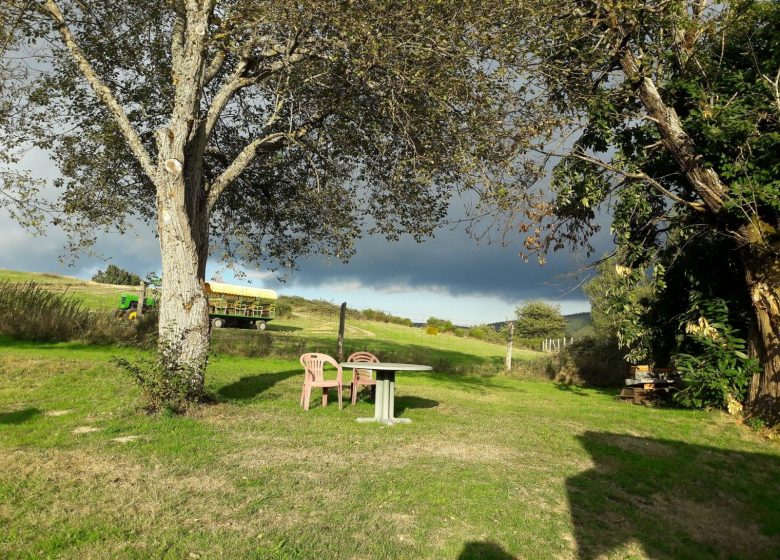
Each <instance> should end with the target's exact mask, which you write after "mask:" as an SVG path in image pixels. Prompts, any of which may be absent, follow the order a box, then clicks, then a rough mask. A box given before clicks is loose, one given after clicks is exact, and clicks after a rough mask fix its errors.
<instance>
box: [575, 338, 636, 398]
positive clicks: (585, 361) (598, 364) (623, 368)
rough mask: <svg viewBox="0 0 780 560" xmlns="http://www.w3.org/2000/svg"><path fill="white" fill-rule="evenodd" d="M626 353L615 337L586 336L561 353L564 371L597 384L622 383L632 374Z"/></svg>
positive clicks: (581, 379)
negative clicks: (626, 359)
mask: <svg viewBox="0 0 780 560" xmlns="http://www.w3.org/2000/svg"><path fill="white" fill-rule="evenodd" d="M624 353H625V352H623V351H622V350H620V348H619V347H618V344H617V341H616V340H615V339H612V338H593V337H586V338H583V339H581V340H577V341H575V342H574V343H573V344H572V345H571V346H567V347H566V349H565V350H563V351H562V352H561V372H560V374H561V375H562V376H563V377H565V378H567V379H568V380H570V381H572V382H577V381H581V382H582V383H584V384H586V385H590V386H593V387H615V386H620V385H622V384H623V382H624V380H625V378H626V376H627V374H628V364H627V363H626V361H625V360H624V359H623V354H624Z"/></svg>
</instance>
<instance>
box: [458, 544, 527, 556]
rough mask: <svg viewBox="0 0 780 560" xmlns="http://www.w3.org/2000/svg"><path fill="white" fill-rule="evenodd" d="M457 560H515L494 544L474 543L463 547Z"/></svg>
mask: <svg viewBox="0 0 780 560" xmlns="http://www.w3.org/2000/svg"><path fill="white" fill-rule="evenodd" d="M458 560H515V557H514V556H512V555H511V554H509V553H508V552H506V551H505V550H504V549H503V548H502V547H501V545H498V544H496V543H493V542H489V541H485V542H477V541H474V542H467V543H466V544H465V545H463V550H462V551H461V552H460V554H459V555H458Z"/></svg>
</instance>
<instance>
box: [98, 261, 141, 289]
mask: <svg viewBox="0 0 780 560" xmlns="http://www.w3.org/2000/svg"><path fill="white" fill-rule="evenodd" d="M92 281H93V282H98V283H100V284H118V285H120V286H137V285H138V284H140V283H141V277H140V276H138V275H137V274H133V273H132V272H129V271H127V270H125V269H124V268H119V267H118V266H117V265H115V264H110V265H108V266H107V267H106V270H105V271H103V270H98V271H97V274H95V275H94V276H93V277H92Z"/></svg>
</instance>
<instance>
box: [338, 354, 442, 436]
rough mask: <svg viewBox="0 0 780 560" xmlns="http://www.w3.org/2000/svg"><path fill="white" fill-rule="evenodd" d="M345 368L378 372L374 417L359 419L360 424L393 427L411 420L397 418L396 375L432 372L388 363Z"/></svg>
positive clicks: (410, 365)
mask: <svg viewBox="0 0 780 560" xmlns="http://www.w3.org/2000/svg"><path fill="white" fill-rule="evenodd" d="M339 365H340V366H341V367H343V368H350V369H367V370H372V371H375V372H376V397H375V398H374V416H373V417H371V418H358V419H357V421H358V422H379V423H381V424H387V425H389V426H392V425H393V424H408V423H410V422H411V420H410V419H409V418H396V417H395V373H396V372H397V371H430V370H432V369H433V368H432V367H431V366H421V365H418V364H391V363H386V362H379V363H372V362H342V363H341V364H339Z"/></svg>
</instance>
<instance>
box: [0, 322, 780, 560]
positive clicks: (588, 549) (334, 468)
mask: <svg viewBox="0 0 780 560" xmlns="http://www.w3.org/2000/svg"><path fill="white" fill-rule="evenodd" d="M279 324H280V326H283V324H282V323H281V322H280V323H279ZM288 326H289V325H288ZM293 326H295V325H293ZM298 326H299V327H300V328H301V330H304V327H303V326H301V325H298ZM356 326H357V327H359V328H362V327H361V326H360V325H359V324H358V325H356ZM393 329H394V326H388V327H387V331H382V332H380V331H379V330H376V329H375V330H372V331H371V332H372V333H373V336H368V335H365V336H364V338H363V339H361V340H362V341H363V342H364V343H365V344H367V345H368V344H369V343H370V341H374V344H377V341H381V342H380V344H384V345H386V347H388V348H391V347H394V346H393V344H395V345H397V347H398V348H400V347H401V346H402V342H403V341H395V342H394V341H393V340H392V334H391V332H392V330H393ZM289 334H290V335H293V334H295V332H290V333H289ZM385 337H388V338H385ZM323 340H325V339H323ZM437 340H438V339H437ZM466 342H467V343H468V341H466ZM422 347H423V346H422V345H421V348H422ZM474 348H475V347H473V346H472V345H470V344H467V345H466V346H464V347H463V348H454V347H451V346H449V347H447V348H440V349H438V350H436V349H433V350H432V352H436V351H438V352H450V353H457V354H464V355H470V356H474V354H472V353H470V352H485V355H484V356H482V358H485V359H490V356H489V352H488V350H487V349H485V348H482V347H479V348H478V349H474ZM420 351H422V350H420ZM135 354H136V351H133V350H130V349H127V348H110V347H106V348H99V347H89V346H85V345H79V344H60V345H42V344H26V343H15V342H14V343H12V342H10V341H8V340H7V339H5V340H3V339H0V558H3V559H12V558H79V559H88V558H112V559H113V558H139V559H140V558H143V559H146V558H176V559H182V558H183V559H188V558H263V559H265V558H274V559H276V558H278V559H283V558H296V559H298V558H300V559H311V558H319V559H330V558H346V559H406V558H409V559H420V558H423V559H437V560H438V559H458V560H465V559H471V558H485V559H499V560H506V559H509V558H529V559H537V558H555V559H558V558H578V559H591V558H593V559H595V558H637V559H639V558H653V559H659V558H661V559H678V558H705V559H706V558H713V559H715V558H723V559H727V558H744V559H763V558H766V559H775V558H778V557H780V507H778V504H780V445H778V443H776V442H773V441H768V440H766V439H763V438H761V437H759V436H758V435H756V434H754V433H753V432H751V431H750V430H749V429H747V428H745V427H744V426H741V425H738V424H736V423H735V422H734V421H733V420H732V419H730V418H729V417H727V416H725V415H723V414H721V413H718V412H695V411H683V410H671V409H661V408H646V407H640V406H633V405H628V404H624V403H621V402H618V401H616V400H615V397H614V394H612V393H610V392H599V391H595V390H584V389H571V388H567V387H560V386H556V385H555V384H552V383H550V382H546V381H541V380H532V379H516V378H506V377H501V376H494V377H478V376H466V375H453V374H452V373H451V372H448V371H434V372H431V373H411V374H399V376H398V383H397V413H399V415H401V416H405V417H407V418H411V419H412V420H413V423H412V424H408V425H398V426H393V427H385V426H378V425H373V424H359V423H357V422H355V419H356V418H357V417H359V416H367V415H371V414H372V410H373V408H372V404H371V403H370V402H368V401H367V400H366V396H365V395H364V398H363V399H362V400H361V401H359V403H358V405H357V406H356V407H350V406H345V408H344V410H342V411H339V410H338V407H337V406H335V405H333V403H331V405H329V406H328V407H325V408H323V407H321V406H319V404H318V402H317V401H318V399H313V400H314V401H315V404H314V406H313V408H312V409H311V410H310V411H308V412H304V411H302V410H301V409H300V408H299V406H298V396H299V394H300V388H301V379H302V372H301V368H300V366H299V364H298V363H297V360H289V359H271V358H264V359H254V358H237V357H231V356H227V355H223V354H218V355H217V356H215V358H214V359H213V360H212V362H211V364H210V367H209V372H208V379H207V383H208V388H209V391H210V392H211V393H212V394H213V395H215V397H216V399H217V402H216V404H213V405H209V406H205V407H203V408H201V409H200V410H199V411H198V412H196V413H194V414H193V415H191V416H188V417H168V416H157V417H149V416H146V415H144V414H141V413H139V411H138V409H137V405H138V400H137V399H138V389H137V388H136V387H135V386H134V385H133V384H132V382H131V381H130V380H129V379H128V377H127V376H126V375H125V374H124V373H123V372H121V371H119V370H117V369H116V368H115V367H114V366H113V365H112V364H111V362H110V358H111V356H115V355H119V356H124V357H132V356H133V355H135ZM479 357H480V356H477V358H479ZM474 359H476V358H474Z"/></svg>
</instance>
